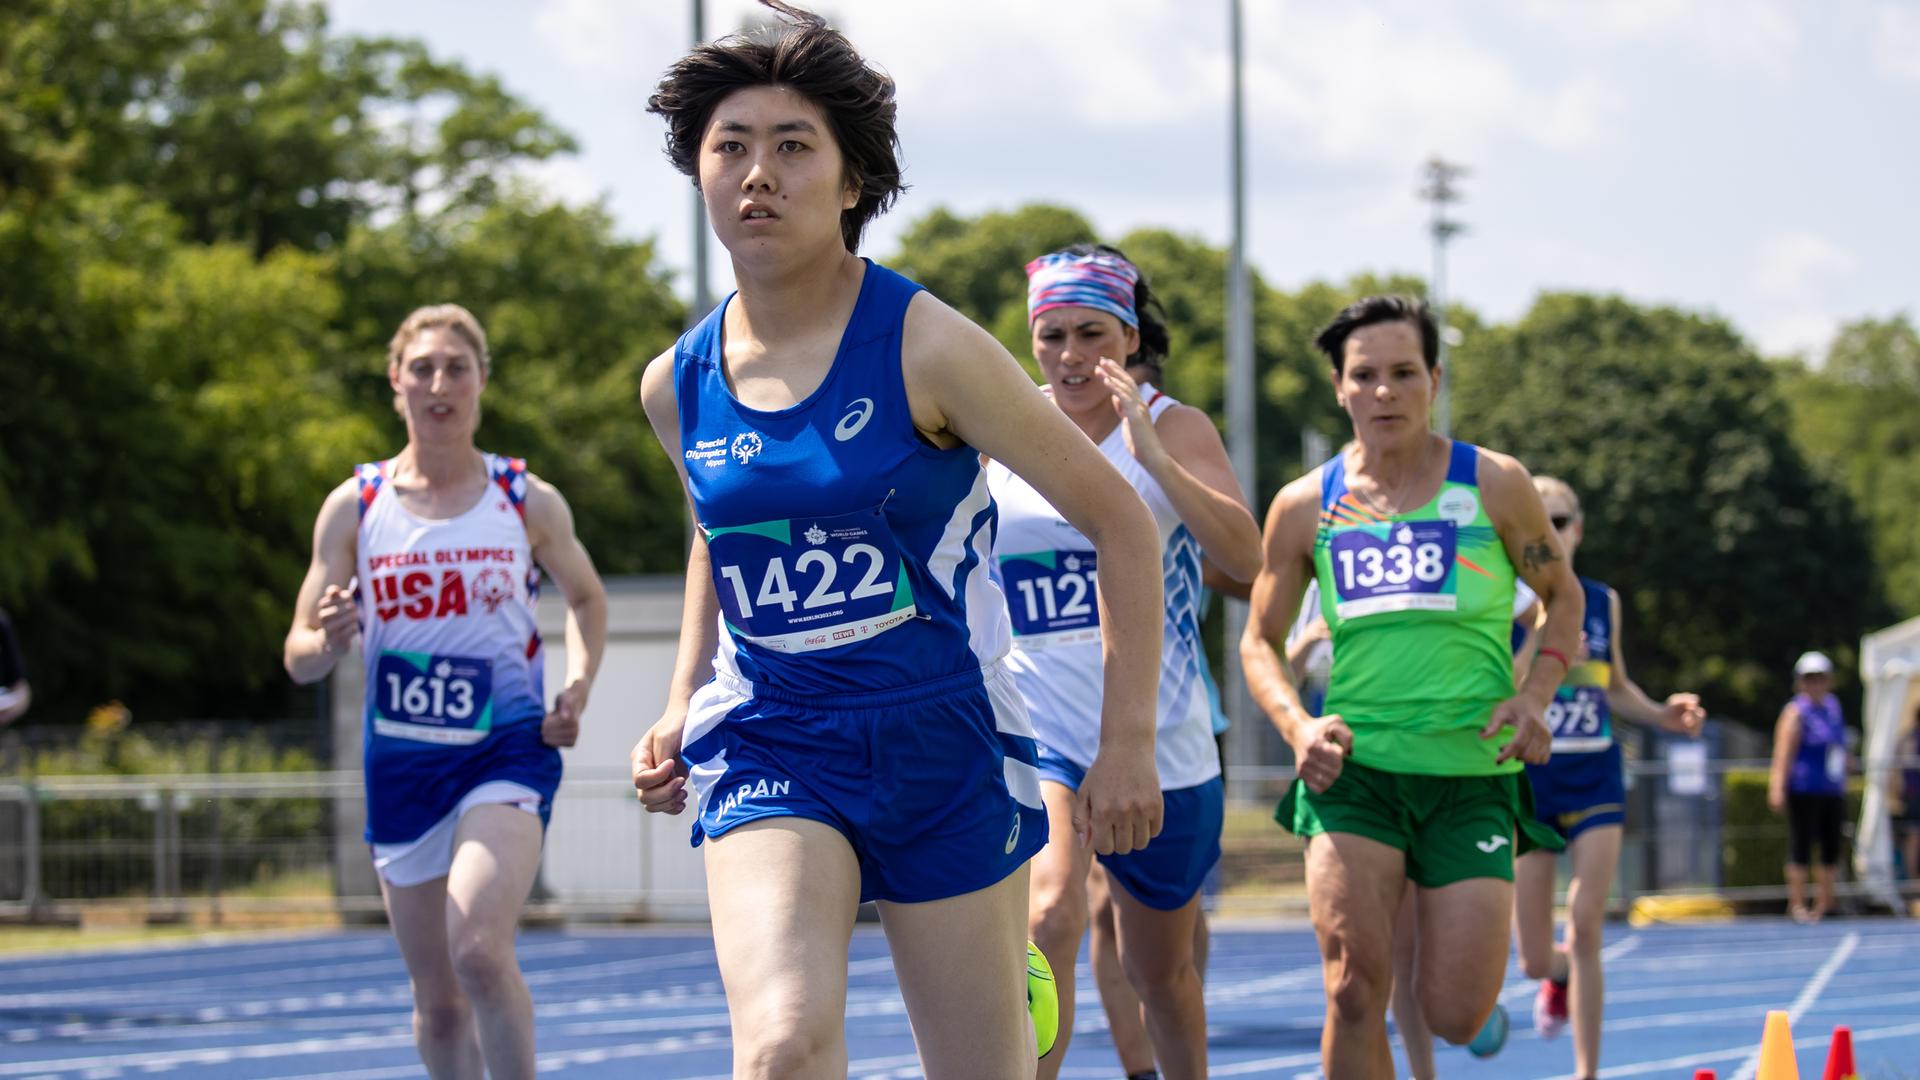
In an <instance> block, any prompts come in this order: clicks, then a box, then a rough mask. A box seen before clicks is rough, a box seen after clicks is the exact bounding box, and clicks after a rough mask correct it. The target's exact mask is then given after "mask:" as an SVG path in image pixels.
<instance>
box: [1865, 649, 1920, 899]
mask: <svg viewBox="0 0 1920 1080" xmlns="http://www.w3.org/2000/svg"><path fill="white" fill-rule="evenodd" d="M1860 678H1861V679H1862V680H1863V681H1864V682H1865V683H1866V691H1867V695H1866V705H1865V709H1864V715H1863V716H1862V717H1861V725H1862V727H1863V728H1864V730H1865V734H1866V739H1865V742H1864V752H1863V754H1862V755H1861V756H1862V757H1863V758H1864V759H1865V769H1866V781H1867V783H1866V797H1865V798H1864V799H1862V800H1861V802H1860V829H1859V832H1858V835H1857V836H1856V837H1855V843H1854V846H1853V872H1854V875H1855V877H1857V878H1858V879H1859V881H1860V883H1861V884H1863V885H1865V886H1866V887H1867V889H1868V891H1869V892H1870V893H1871V894H1872V895H1873V896H1875V897H1877V898H1879V899H1881V900H1883V901H1885V902H1886V903H1887V904H1888V905H1889V906H1891V907H1892V908H1893V909H1894V910H1895V911H1901V910H1904V908H1903V906H1902V905H1901V903H1900V895H1899V892H1898V890H1897V888H1896V886H1895V883H1894V880H1893V836H1892V823H1891V822H1890V821H1889V820H1888V818H1887V779H1888V773H1889V771H1890V770H1889V766H1891V765H1892V764H1893V761H1894V757H1895V754H1896V752H1897V750H1898V746H1899V739H1900V734H1901V732H1902V731H1904V730H1905V726H1906V723H1905V722H1906V718H1907V717H1910V716H1912V715H1913V711H1914V708H1915V707H1916V706H1917V705H1920V619H1908V620H1907V621H1906V622H1903V623H1901V624H1899V625H1898V626H1890V627H1888V628H1887V629H1885V630H1881V631H1879V632H1878V633H1873V634H1868V635H1867V636H1866V637H1864V638H1862V639H1860Z"/></svg>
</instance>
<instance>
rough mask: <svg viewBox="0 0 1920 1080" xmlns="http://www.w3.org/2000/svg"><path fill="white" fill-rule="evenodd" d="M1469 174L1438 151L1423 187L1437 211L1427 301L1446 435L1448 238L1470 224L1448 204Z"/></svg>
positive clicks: (1438, 422)
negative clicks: (1435, 334)
mask: <svg viewBox="0 0 1920 1080" xmlns="http://www.w3.org/2000/svg"><path fill="white" fill-rule="evenodd" d="M1465 175H1467V167H1466V166H1464V165H1455V164H1452V163H1451V162H1448V161H1445V160H1442V159H1441V157H1440V155H1438V154H1435V155H1434V156H1433V157H1431V158H1428V159H1427V164H1426V183H1425V185H1423V186H1422V187H1421V188H1420V197H1421V198H1423V199H1425V200H1427V202H1428V204H1429V205H1430V206H1431V207H1432V210H1433V213H1432V216H1431V218H1430V219H1429V221H1428V223H1427V231H1428V232H1429V233H1431V234H1432V236H1433V280H1432V281H1430V282H1429V283H1428V285H1427V304H1428V306H1429V307H1431V308H1432V309H1433V321H1434V323H1435V324H1437V325H1438V327H1439V329H1440V350H1439V351H1440V357H1439V361H1440V367H1441V368H1442V370H1443V372H1444V373H1443V375H1442V376H1441V378H1442V380H1443V381H1442V382H1441V383H1440V399H1439V400H1438V401H1437V402H1435V403H1434V408H1433V424H1434V427H1435V428H1436V429H1437V430H1438V431H1439V432H1440V434H1442V435H1452V434H1453V394H1452V392H1451V390H1450V389H1449V387H1450V386H1451V384H1452V383H1453V375H1452V373H1451V372H1448V371H1445V368H1446V366H1447V241H1449V240H1451V239H1453V238H1454V237H1455V236H1457V235H1459V234H1460V233H1462V232H1465V231H1466V228H1467V227H1466V226H1465V225H1462V224H1461V223H1459V222H1458V221H1455V220H1453V219H1451V218H1449V217H1447V206H1448V205H1449V204H1451V203H1457V202H1459V201H1461V195H1460V189H1459V188H1458V187H1455V186H1454V182H1455V181H1457V180H1459V179H1460V178H1461V177H1463V176H1465Z"/></svg>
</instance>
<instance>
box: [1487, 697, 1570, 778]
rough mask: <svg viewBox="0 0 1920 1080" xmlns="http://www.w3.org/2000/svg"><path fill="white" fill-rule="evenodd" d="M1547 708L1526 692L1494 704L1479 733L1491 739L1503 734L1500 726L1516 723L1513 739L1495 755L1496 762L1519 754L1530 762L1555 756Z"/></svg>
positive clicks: (1542, 762)
mask: <svg viewBox="0 0 1920 1080" xmlns="http://www.w3.org/2000/svg"><path fill="white" fill-rule="evenodd" d="M1545 712H1546V710H1544V709H1542V708H1541V707H1540V706H1539V705H1538V704H1536V703H1535V702H1534V701H1533V700H1532V699H1531V698H1528V697H1526V696H1524V695H1521V696H1516V697H1510V698H1508V699H1507V700H1505V701H1503V702H1501V703H1500V704H1499V705H1496V706H1494V709H1493V716H1492V718H1491V719H1489V720H1488V721H1487V726H1486V727H1483V728H1481V729H1480V737H1481V738H1483V739H1491V738H1493V737H1494V736H1496V735H1498V734H1500V729H1501V728H1503V727H1507V726H1509V725H1511V726H1512V727H1513V739H1512V741H1510V742H1508V743H1507V745H1505V746H1503V747H1501V748H1500V753H1499V755H1498V756H1497V757H1495V758H1494V759H1493V763H1494V764H1495V765H1500V764H1504V763H1506V762H1509V761H1512V760H1514V759H1516V758H1517V759H1519V760H1521V761H1524V762H1526V763H1527V764H1529V765H1545V764H1546V763H1547V758H1549V757H1551V756H1553V732H1552V731H1550V730H1548V729H1547V721H1546V717H1545V715H1544V714H1545Z"/></svg>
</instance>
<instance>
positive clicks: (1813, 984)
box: [1733, 931, 1860, 1080]
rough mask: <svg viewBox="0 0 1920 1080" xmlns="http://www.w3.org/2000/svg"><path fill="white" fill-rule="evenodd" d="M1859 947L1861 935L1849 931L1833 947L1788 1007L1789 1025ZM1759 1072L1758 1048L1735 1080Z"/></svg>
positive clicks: (1817, 995)
mask: <svg viewBox="0 0 1920 1080" xmlns="http://www.w3.org/2000/svg"><path fill="white" fill-rule="evenodd" d="M1859 945H1860V935H1859V933H1857V932H1853V931H1849V932H1848V934H1847V936H1846V937H1843V938H1841V939H1840V944H1838V945H1836V946H1834V947H1833V955H1832V956H1829V957H1827V962H1826V963H1824V964H1821V965H1820V970H1819V971H1816V972H1814V973H1813V978H1811V979H1808V980H1807V985H1806V986H1805V987H1804V988H1803V989H1802V990H1801V991H1800V996H1799V997H1797V998H1794V999H1793V1004H1792V1005H1790V1006H1788V1008H1787V1022H1788V1023H1789V1024H1797V1023H1799V1022H1800V1018H1801V1017H1802V1016H1805V1015H1806V1013H1807V1010H1808V1009H1809V1008H1811V1007H1812V1006H1813V1003H1814V1002H1815V1001H1818V1000H1819V999H1820V992H1821V991H1823V990H1825V989H1826V988H1827V983H1829V982H1831V981H1832V980H1833V974H1834V972H1836V971H1839V970H1840V965H1842V964H1844V963H1846V962H1847V957H1849V956H1852V955H1853V950H1854V949H1855V948H1857V947H1859ZM1817 1041H1818V1040H1816V1042H1817ZM1759 1071H1760V1047H1758V1046H1756V1047H1754V1049H1753V1053H1752V1054H1751V1055H1750V1056H1748V1058H1747V1060H1746V1061H1744V1062H1742V1063H1741V1065H1740V1069H1739V1071H1738V1072H1735V1073H1734V1074H1733V1080H1753V1075H1754V1073H1756V1072H1759Z"/></svg>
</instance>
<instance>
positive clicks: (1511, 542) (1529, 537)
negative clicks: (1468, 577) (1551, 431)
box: [1479, 450, 1587, 711]
mask: <svg viewBox="0 0 1920 1080" xmlns="http://www.w3.org/2000/svg"><path fill="white" fill-rule="evenodd" d="M1479 476H1480V491H1481V496H1482V497H1483V498H1484V499H1485V500H1486V509H1487V517H1488V518H1489V519H1491V520H1492V521H1493V526H1494V529H1495V530H1496V531H1497V532H1498V533H1499V534H1500V542H1501V544H1502V545H1504V546H1505V548H1506V550H1507V558H1508V560H1509V561H1511V562H1512V563H1513V566H1514V569H1515V570H1516V571H1517V572H1518V573H1519V575H1520V578H1521V580H1523V581H1525V582H1526V583H1527V587H1528V588H1530V589H1532V590H1533V591H1534V594H1535V595H1537V596H1539V597H1540V603H1541V604H1542V605H1543V606H1544V607H1545V609H1546V612H1547V618H1546V622H1545V623H1544V624H1543V625H1542V626H1541V628H1540V633H1539V638H1540V641H1539V645H1538V646H1537V647H1536V657H1535V659H1534V662H1533V663H1532V665H1530V666H1529V668H1528V670H1527V678H1526V682H1525V683H1523V684H1521V686H1520V688H1519V694H1520V695H1521V696H1523V697H1526V698H1528V699H1530V700H1531V701H1532V702H1533V704H1535V705H1537V706H1538V707H1539V708H1540V709H1541V710H1542V711H1544V710H1545V709H1546V707H1547V705H1548V704H1550V703H1551V702H1552V701H1553V693H1554V691H1555V690H1557V689H1558V688H1559V686H1560V681H1561V680H1562V679H1564V678H1565V677H1566V674H1567V666H1568V665H1569V664H1571V663H1572V662H1573V658H1574V656H1575V655H1576V654H1577V653H1578V652H1579V651H1580V628H1581V626H1582V625H1583V623H1584V622H1585V619H1586V614H1587V600H1586V595H1585V591H1584V590H1582V589H1581V588H1580V579H1579V578H1577V577H1575V576H1574V573H1573V567H1572V566H1570V565H1568V563H1567V557H1566V551H1565V550H1564V549H1563V548H1562V547H1561V546H1560V537H1559V535H1558V534H1556V533H1555V532H1554V531H1553V525H1552V523H1551V522H1549V521H1548V520H1547V508H1546V507H1545V506H1544V505H1543V504H1542V503H1541V502H1540V494H1539V492H1537V491H1535V490H1534V488H1533V477H1532V476H1530V475H1528V473H1527V467H1526V466H1524V465H1522V464H1520V462H1518V461H1517V460H1515V459H1513V458H1511V457H1509V456H1507V455H1506V454H1499V453H1494V452H1492V451H1488V450H1483V451H1481V454H1480V472H1479ZM1547 650H1553V651H1554V652H1557V653H1559V655H1560V657H1562V658H1564V660H1563V662H1559V663H1555V662H1553V660H1554V658H1553V657H1552V656H1549V655H1548V654H1547ZM1543 661H1544V662H1543Z"/></svg>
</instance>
